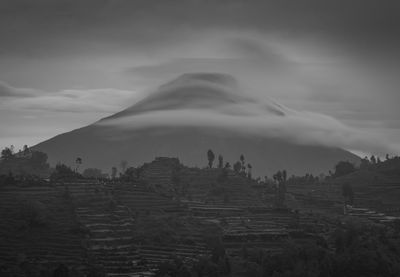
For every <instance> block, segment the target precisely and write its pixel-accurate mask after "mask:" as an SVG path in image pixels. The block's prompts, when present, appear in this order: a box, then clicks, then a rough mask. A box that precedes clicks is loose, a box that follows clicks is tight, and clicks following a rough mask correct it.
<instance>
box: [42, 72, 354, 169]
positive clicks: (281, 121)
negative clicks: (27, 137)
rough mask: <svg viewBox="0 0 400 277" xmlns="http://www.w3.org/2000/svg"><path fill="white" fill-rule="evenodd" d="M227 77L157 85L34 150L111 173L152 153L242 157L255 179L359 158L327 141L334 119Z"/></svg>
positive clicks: (187, 159)
mask: <svg viewBox="0 0 400 277" xmlns="http://www.w3.org/2000/svg"><path fill="white" fill-rule="evenodd" d="M244 91H245V89H244V88H242V87H241V86H240V84H239V83H238V82H237V81H236V79H235V78H234V77H232V76H230V75H225V74H217V73H195V74H184V75H182V76H180V77H178V78H177V79H175V80H173V81H171V82H169V83H167V84H165V85H162V86H160V87H159V88H158V89H157V90H156V91H154V92H153V93H151V94H149V95H148V96H147V97H145V98H143V99H142V100H141V101H139V102H137V103H136V104H134V105H132V106H131V107H129V108H127V109H125V110H123V111H121V112H118V113H116V114H114V115H111V116H109V117H106V118H103V119H101V120H99V121H97V122H95V123H94V124H92V125H89V126H86V127H83V128H80V129H76V130H73V131H71V132H68V133H64V134H61V135H58V136H56V137H54V138H51V139H49V140H47V141H44V142H42V143H40V144H38V145H36V146H34V149H37V150H41V151H43V152H46V153H47V154H48V155H49V161H50V162H51V163H52V164H54V163H56V162H63V163H66V164H69V165H72V164H73V163H74V161H75V159H76V157H81V158H82V159H83V162H84V165H85V167H97V168H101V169H103V170H105V171H107V172H108V171H109V170H110V168H111V167H112V166H118V165H119V163H120V161H121V160H127V161H128V164H129V165H130V166H137V165H140V164H142V163H143V162H147V161H151V160H153V159H154V157H156V156H169V157H178V158H179V159H180V160H181V161H182V162H183V163H185V164H188V165H197V166H201V167H202V166H205V165H206V164H207V156H206V152H207V150H208V149H212V150H213V151H214V153H215V154H216V155H218V154H221V155H223V157H224V161H225V162H227V161H228V162H230V163H231V165H232V164H233V163H235V162H236V161H237V160H238V159H239V156H240V155H241V154H244V156H245V158H246V163H251V164H252V166H253V173H254V175H255V176H264V175H265V174H268V175H270V174H271V173H273V172H275V171H277V170H280V169H286V170H287V171H288V172H289V174H305V173H313V174H319V173H322V172H324V173H326V172H328V170H330V169H332V168H333V167H334V165H335V164H336V163H337V162H338V161H340V160H349V161H352V162H356V163H357V162H358V161H359V158H358V157H357V156H356V155H354V154H352V153H350V152H349V151H346V150H343V149H340V148H339V147H338V146H339V145H334V144H333V143H332V142H333V141H335V139H336V138H337V137H336V136H337V134H335V133H333V132H331V130H330V126H332V124H333V125H335V126H336V127H337V125H340V123H339V122H337V121H335V120H334V119H332V118H329V117H325V116H322V115H318V114H311V113H306V112H297V111H294V110H291V109H289V108H287V107H284V106H282V105H280V104H278V103H276V102H274V101H272V100H271V101H263V100H260V99H255V98H252V97H249V95H248V94H244V93H243V92H244Z"/></svg>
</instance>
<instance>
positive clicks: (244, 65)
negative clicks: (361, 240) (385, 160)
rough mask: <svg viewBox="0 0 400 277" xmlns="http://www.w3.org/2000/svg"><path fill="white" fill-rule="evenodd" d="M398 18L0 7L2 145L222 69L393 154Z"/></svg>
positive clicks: (354, 13)
mask: <svg viewBox="0 0 400 277" xmlns="http://www.w3.org/2000/svg"><path fill="white" fill-rule="evenodd" d="M399 14H400V4H398V1H389V0H388V1H378V0H376V1H370V0H358V1H354V0H332V1H320V0H315V1H310V0H306V1H289V0H279V1H266V0H262V1H248V0H231V1H226V0H219V1H211V0H186V1H183V0H176V1H175V0H168V1H153V0H143V1H136V0H96V1H94V0H85V1H82V0H76V1H72V0H65V1H64V0H35V1H31V0H25V1H20V0H1V1H0V147H4V146H7V145H11V144H14V145H15V146H16V147H21V146H22V145H23V144H28V145H34V144H35V143H38V142H40V141H42V140H44V139H48V138H50V137H52V136H54V135H57V134H59V133H62V132H65V131H69V130H72V129H74V128H78V127H82V126H84V125H87V124H90V123H92V122H94V121H96V120H98V119H99V118H101V117H104V116H107V115H110V114H112V113H115V112H118V111H120V110H122V109H124V108H126V107H128V106H130V105H131V104H133V103H134V102H135V101H137V99H140V98H141V97H143V95H145V94H146V92H147V91H149V89H151V88H154V87H156V86H158V85H160V84H162V83H164V82H166V81H168V80H170V79H172V78H175V77H176V76H178V75H180V74H182V73H185V72H223V73H229V74H232V75H234V76H235V77H236V78H237V79H239V80H240V82H242V83H243V84H245V85H246V86H247V87H249V90H248V91H246V92H245V93H249V94H253V95H256V96H257V97H265V98H266V99H267V98H272V99H274V100H275V101H277V102H279V103H282V104H283V105H285V106H287V107H290V108H292V109H295V110H298V111H308V112H314V113H319V114H324V115H327V116H330V117H333V118H335V119H337V120H338V121H340V122H341V123H343V124H344V125H346V126H348V127H350V128H354V129H355V130H359V131H362V132H365V133H366V134H368V135H370V136H371V137H374V138H379V139H377V140H378V141H380V143H381V144H384V145H387V151H391V152H393V154H395V153H394V152H396V154H400V141H399V138H400V109H399V105H400V91H399V87H400V78H399V77H400V51H399V49H400V16H399ZM348 148H349V149H351V150H357V151H361V152H366V153H368V152H374V150H372V148H373V147H372V148H371V149H366V148H365V147H364V148H362V147H359V145H356V143H355V144H354V145H349V147H348ZM361 148H362V149H361ZM374 149H375V148H374ZM380 149H381V148H380ZM375 154H383V153H375Z"/></svg>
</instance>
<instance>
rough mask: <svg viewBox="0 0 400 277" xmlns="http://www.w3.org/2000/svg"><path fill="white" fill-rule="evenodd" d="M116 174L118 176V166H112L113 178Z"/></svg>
mask: <svg viewBox="0 0 400 277" xmlns="http://www.w3.org/2000/svg"><path fill="white" fill-rule="evenodd" d="M116 176H117V168H116V167H115V166H113V167H112V168H111V179H115V177H116Z"/></svg>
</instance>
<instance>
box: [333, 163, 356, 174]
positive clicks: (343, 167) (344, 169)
mask: <svg viewBox="0 0 400 277" xmlns="http://www.w3.org/2000/svg"><path fill="white" fill-rule="evenodd" d="M355 170H356V168H355V166H354V164H352V163H351V162H349V161H340V162H338V163H337V164H336V166H335V173H334V174H333V175H334V176H335V177H339V176H344V175H347V174H350V173H352V172H354V171H355Z"/></svg>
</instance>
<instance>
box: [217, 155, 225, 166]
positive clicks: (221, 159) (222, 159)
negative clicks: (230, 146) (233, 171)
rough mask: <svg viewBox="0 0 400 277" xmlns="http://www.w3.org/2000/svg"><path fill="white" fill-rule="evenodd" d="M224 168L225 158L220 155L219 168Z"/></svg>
mask: <svg viewBox="0 0 400 277" xmlns="http://www.w3.org/2000/svg"><path fill="white" fill-rule="evenodd" d="M223 167H224V157H222V155H218V168H223Z"/></svg>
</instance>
